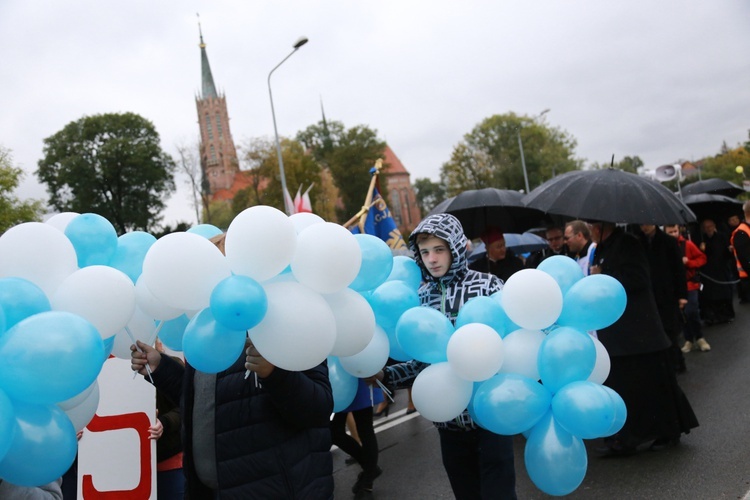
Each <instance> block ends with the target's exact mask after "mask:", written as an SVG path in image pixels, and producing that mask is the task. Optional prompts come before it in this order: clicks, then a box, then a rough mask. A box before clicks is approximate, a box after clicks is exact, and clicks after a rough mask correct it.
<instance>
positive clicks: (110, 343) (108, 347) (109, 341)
mask: <svg viewBox="0 0 750 500" xmlns="http://www.w3.org/2000/svg"><path fill="white" fill-rule="evenodd" d="M102 343H103V345H104V361H107V359H109V355H110V354H112V349H113V348H114V347H115V335H112V336H111V337H109V338H106V339H104V340H103V341H102ZM104 361H102V363H103V362H104Z"/></svg>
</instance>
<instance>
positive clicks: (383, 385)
mask: <svg viewBox="0 0 750 500" xmlns="http://www.w3.org/2000/svg"><path fill="white" fill-rule="evenodd" d="M375 382H377V383H378V386H380V388H381V389H383V393H384V394H385V395H386V397H387V398H388V399H390V400H391V403H395V401H394V399H393V397H392V394H393V393H392V392H391V391H389V390H388V388H387V387H386V386H385V384H383V382H381V381H380V380H378V379H375Z"/></svg>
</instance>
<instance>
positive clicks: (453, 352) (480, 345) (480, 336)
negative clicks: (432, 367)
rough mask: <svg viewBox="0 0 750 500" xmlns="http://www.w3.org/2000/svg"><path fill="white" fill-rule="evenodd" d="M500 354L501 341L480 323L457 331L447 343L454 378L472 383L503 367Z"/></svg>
mask: <svg viewBox="0 0 750 500" xmlns="http://www.w3.org/2000/svg"><path fill="white" fill-rule="evenodd" d="M490 300H492V299H490ZM503 354H504V350H503V339H502V338H501V337H500V335H498V333H497V332H496V331H495V330H493V329H492V328H491V327H489V326H487V325H483V324H481V323H469V324H468V325H464V326H462V327H460V328H457V329H456V331H455V333H454V334H453V335H451V337H450V340H448V349H447V355H448V363H449V364H450V365H451V368H452V369H453V371H454V372H455V373H456V375H458V376H459V377H461V378H464V379H466V380H471V381H472V382H479V381H481V380H487V379H488V378H490V377H491V376H493V375H494V374H496V373H497V372H498V370H499V369H500V366H502V364H503Z"/></svg>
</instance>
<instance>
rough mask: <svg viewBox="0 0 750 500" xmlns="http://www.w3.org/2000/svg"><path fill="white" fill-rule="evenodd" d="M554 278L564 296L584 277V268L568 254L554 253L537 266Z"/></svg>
mask: <svg viewBox="0 0 750 500" xmlns="http://www.w3.org/2000/svg"><path fill="white" fill-rule="evenodd" d="M536 268H537V269H538V270H540V271H544V272H545V273H547V274H549V275H550V276H552V277H553V278H554V280H555V281H556V282H557V284H558V285H559V286H560V291H561V292H562V294H563V296H565V292H567V291H568V290H569V289H570V287H571V286H573V285H574V284H575V283H576V282H577V281H579V280H581V279H583V270H582V269H581V266H579V265H578V262H577V261H575V260H573V259H571V258H570V257H568V256H567V255H552V256H550V257H547V258H546V259H544V260H543V261H542V262H541V263H540V264H539V265H538V266H537V267H536Z"/></svg>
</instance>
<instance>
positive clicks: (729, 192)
mask: <svg viewBox="0 0 750 500" xmlns="http://www.w3.org/2000/svg"><path fill="white" fill-rule="evenodd" d="M744 192H745V190H744V189H742V188H741V187H740V186H738V185H737V184H735V183H733V182H729V181H725V180H724V179H717V178H714V179H706V180H705V181H697V182H693V183H692V184H688V185H687V186H683V187H682V196H686V195H693V194H701V193H709V194H720V195H724V196H729V197H730V198H737V197H738V196H739V195H741V194H742V193H744Z"/></svg>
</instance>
